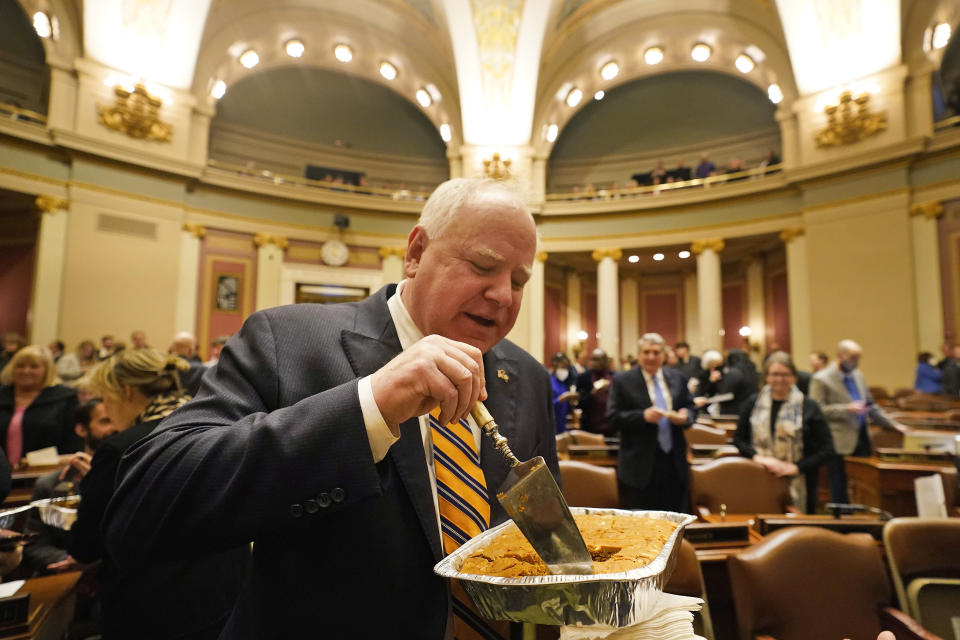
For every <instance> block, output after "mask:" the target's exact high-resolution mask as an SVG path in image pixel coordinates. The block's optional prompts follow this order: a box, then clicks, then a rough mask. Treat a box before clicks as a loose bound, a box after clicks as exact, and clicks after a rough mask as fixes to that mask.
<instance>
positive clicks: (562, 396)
mask: <svg viewBox="0 0 960 640" xmlns="http://www.w3.org/2000/svg"><path fill="white" fill-rule="evenodd" d="M550 365H551V369H550V384H551V385H552V386H553V414H554V420H555V421H556V429H557V433H563V432H564V431H566V430H567V416H568V415H569V414H570V411H571V409H572V407H571V401H572V400H575V399H576V398H578V397H579V394H578V393H577V392H576V390H573V391H571V390H570V385H571V384H572V383H573V379H572V378H571V377H570V359H569V358H568V357H567V354H565V353H563V352H562V351H558V352H557V353H555V354H554V356H553V359H552V360H551V361H550Z"/></svg>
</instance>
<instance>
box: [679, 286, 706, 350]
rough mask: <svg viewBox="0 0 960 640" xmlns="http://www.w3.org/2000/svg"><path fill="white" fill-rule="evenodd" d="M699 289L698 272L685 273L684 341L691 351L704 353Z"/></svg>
mask: <svg viewBox="0 0 960 640" xmlns="http://www.w3.org/2000/svg"><path fill="white" fill-rule="evenodd" d="M698 297H699V293H698V291H697V272H696V271H690V272H687V273H684V274H683V308H684V341H686V342H687V344H689V345H690V353H693V354H699V353H702V351H703V349H702V346H701V345H702V344H703V341H702V340H700V314H699V310H700V301H699V299H698Z"/></svg>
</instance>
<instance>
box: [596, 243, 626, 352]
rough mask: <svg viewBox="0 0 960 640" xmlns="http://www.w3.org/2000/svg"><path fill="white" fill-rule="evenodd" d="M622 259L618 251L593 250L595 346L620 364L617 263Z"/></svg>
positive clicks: (621, 252)
mask: <svg viewBox="0 0 960 640" xmlns="http://www.w3.org/2000/svg"><path fill="white" fill-rule="evenodd" d="M622 257H623V251H621V250H620V249H595V250H594V252H593V259H594V260H595V261H596V262H597V333H599V334H600V335H599V336H598V337H597V346H599V347H600V348H601V349H603V350H604V351H606V352H607V356H609V357H610V358H611V359H612V360H613V361H614V362H620V357H621V356H622V355H623V354H622V353H620V328H619V326H618V325H619V323H620V322H619V321H620V303H619V301H618V300H617V298H618V293H619V288H620V285H619V283H618V267H617V262H618V261H619V260H620V258H622Z"/></svg>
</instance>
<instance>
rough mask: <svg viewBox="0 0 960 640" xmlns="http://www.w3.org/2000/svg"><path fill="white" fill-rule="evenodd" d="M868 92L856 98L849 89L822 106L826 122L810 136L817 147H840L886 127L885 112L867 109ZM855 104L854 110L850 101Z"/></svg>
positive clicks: (858, 140)
mask: <svg viewBox="0 0 960 640" xmlns="http://www.w3.org/2000/svg"><path fill="white" fill-rule="evenodd" d="M869 103H870V94H869V93H861V94H860V95H858V96H857V97H856V98H854V97H853V94H852V93H851V92H849V91H844V92H843V93H841V94H840V103H839V104H834V105H830V106H828V107H827V108H826V109H824V113H826V114H827V126H825V127H824V128H823V129H820V130H819V131H817V132H816V133H815V134H814V136H813V139H814V141H815V142H816V143H817V146H818V147H821V148H823V147H839V146H842V145H847V144H853V143H854V142H860V141H861V140H864V139H865V138H869V137H870V136H872V135H875V134H877V133H880V132H881V131H884V130H886V128H887V113H886V112H885V111H883V112H873V111H870V104H869ZM854 104H856V105H857V111H856V113H854V110H853V105H854Z"/></svg>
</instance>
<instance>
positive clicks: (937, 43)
mask: <svg viewBox="0 0 960 640" xmlns="http://www.w3.org/2000/svg"><path fill="white" fill-rule="evenodd" d="M34 18H36V16H34ZM33 26H34V27H36V26H37V23H36V20H34V23H33ZM37 33H39V31H38V32H37ZM41 37H43V36H41ZM948 42H950V25H949V24H947V23H946V22H941V23H940V24H938V25H937V26H936V27H935V28H934V29H933V48H934V49H943V48H944V47H945V46H947V43H948Z"/></svg>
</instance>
